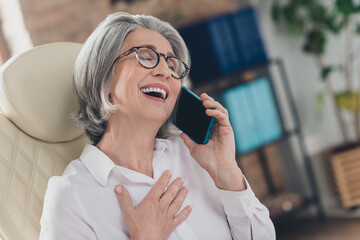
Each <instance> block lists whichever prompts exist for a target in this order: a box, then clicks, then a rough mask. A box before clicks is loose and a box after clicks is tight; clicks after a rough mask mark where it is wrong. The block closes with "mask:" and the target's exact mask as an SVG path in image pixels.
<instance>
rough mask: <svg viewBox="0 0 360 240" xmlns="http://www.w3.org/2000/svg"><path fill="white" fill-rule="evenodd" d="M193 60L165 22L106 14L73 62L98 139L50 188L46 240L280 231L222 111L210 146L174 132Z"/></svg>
mask: <svg viewBox="0 0 360 240" xmlns="http://www.w3.org/2000/svg"><path fill="white" fill-rule="evenodd" d="M189 65H190V59H189V53H188V50H187V48H186V45H185V43H184V41H183V39H182V38H181V37H180V35H179V34H178V32H177V31H176V30H175V29H174V28H173V27H171V26H170V25H169V24H168V23H166V22H163V21H161V20H159V19H157V18H154V17H151V16H143V15H135V16H133V15H130V14H127V13H115V14H112V15H109V16H108V17H107V18H106V19H105V20H104V21H103V22H102V23H101V24H100V25H99V26H98V27H97V28H96V30H95V31H94V32H93V33H92V34H91V36H90V37H89V39H88V40H87V41H86V42H85V44H84V46H83V48H82V50H81V52H80V54H79V56H78V59H77V62H76V66H75V75H74V80H75V90H76V94H77V96H78V99H79V103H80V110H79V112H78V113H77V114H76V118H77V120H78V122H79V123H80V124H81V125H82V126H83V127H84V129H85V132H86V134H87V135H88V136H89V138H90V140H91V142H92V144H88V145H86V146H85V148H84V150H83V153H82V154H81V156H80V158H79V159H77V160H74V161H72V162H71V163H70V164H69V165H68V167H67V168H66V170H65V172H64V174H63V176H57V177H52V178H51V179H50V181H49V184H48V189H47V192H46V196H45V202H44V210H43V215H42V218H41V226H42V228H41V234H40V239H46V240H51V239H74V240H81V239H104V240H111V239H135V240H136V239H156V240H158V239H183V240H192V239H206V240H209V239H261V240H264V239H275V232H274V227H273V224H272V222H271V220H270V218H269V212H268V210H267V209H266V208H265V207H264V206H263V205H262V204H261V203H260V202H259V201H258V199H257V198H256V197H255V195H254V193H253V192H252V190H251V188H250V186H249V184H248V183H247V181H246V180H245V178H244V176H243V174H242V172H241V170H240V169H239V168H238V166H237V164H236V161H235V143H234V134H233V130H232V128H231V126H230V123H229V119H228V113H227V111H226V109H225V108H224V107H223V106H221V105H220V104H219V103H218V102H216V101H214V99H212V98H211V97H209V96H208V95H207V94H205V93H203V94H202V95H201V96H200V97H201V100H202V101H203V105H204V106H205V108H207V110H206V114H207V115H209V116H213V117H215V118H216V124H215V126H214V131H213V133H212V136H211V138H210V140H209V142H208V143H207V144H206V145H197V144H196V143H194V142H193V141H192V140H191V139H190V138H189V137H187V136H186V135H184V134H180V133H179V132H178V131H174V130H173V126H172V124H171V121H170V119H171V115H172V112H173V109H174V106H175V104H176V101H177V98H178V96H179V91H180V88H181V85H182V84H183V79H184V78H185V77H186V75H187V72H188V69H189V67H188V66H189Z"/></svg>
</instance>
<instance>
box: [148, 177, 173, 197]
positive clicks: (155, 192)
mask: <svg viewBox="0 0 360 240" xmlns="http://www.w3.org/2000/svg"><path fill="white" fill-rule="evenodd" d="M171 175H172V174H171V171H170V170H166V171H165V172H163V174H162V175H161V176H160V178H159V180H157V182H156V183H155V185H154V186H153V187H152V188H151V190H150V192H149V193H148V195H147V196H146V197H150V198H156V199H158V200H159V199H160V197H161V196H162V194H163V193H164V191H165V189H166V186H167V185H168V184H169V181H170V178H171Z"/></svg>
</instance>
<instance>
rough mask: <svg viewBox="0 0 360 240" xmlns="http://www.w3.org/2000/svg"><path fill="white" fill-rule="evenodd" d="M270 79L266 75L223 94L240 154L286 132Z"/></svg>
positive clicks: (276, 138) (275, 138)
mask: <svg viewBox="0 0 360 240" xmlns="http://www.w3.org/2000/svg"><path fill="white" fill-rule="evenodd" d="M269 81H270V80H269V78H267V77H262V78H259V79H257V80H254V81H252V82H251V83H247V84H242V85H239V86H236V87H234V88H231V89H229V90H227V91H225V92H224V93H223V100H224V105H225V107H226V108H227V109H228V111H229V119H230V123H231V126H232V127H233V130H234V134H235V140H236V150H237V152H239V153H246V152H249V151H251V150H254V149H256V148H259V147H261V146H263V145H265V144H267V143H270V142H272V141H275V140H278V139H280V138H281V137H282V135H283V130H282V126H281V120H280V117H279V114H278V111H277V107H276V103H275V99H274V96H273V93H272V88H271V85H270V82H269Z"/></svg>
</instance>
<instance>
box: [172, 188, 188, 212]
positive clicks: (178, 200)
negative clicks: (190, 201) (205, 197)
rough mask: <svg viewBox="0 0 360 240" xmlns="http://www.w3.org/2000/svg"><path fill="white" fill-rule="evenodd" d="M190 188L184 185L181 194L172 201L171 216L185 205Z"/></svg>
mask: <svg viewBox="0 0 360 240" xmlns="http://www.w3.org/2000/svg"><path fill="white" fill-rule="evenodd" d="M188 192H189V191H188V189H187V187H182V188H181V190H180V192H179V194H178V195H177V196H176V198H175V199H174V201H173V202H172V203H171V205H170V207H169V214H170V215H171V216H174V215H175V214H176V213H177V212H178V211H179V210H180V208H181V206H182V205H183V203H184V201H185V198H186V196H187V194H188Z"/></svg>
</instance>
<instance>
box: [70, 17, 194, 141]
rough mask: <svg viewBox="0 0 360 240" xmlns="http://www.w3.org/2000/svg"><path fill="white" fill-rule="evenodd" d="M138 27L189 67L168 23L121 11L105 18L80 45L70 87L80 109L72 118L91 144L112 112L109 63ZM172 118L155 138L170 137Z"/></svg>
mask: <svg viewBox="0 0 360 240" xmlns="http://www.w3.org/2000/svg"><path fill="white" fill-rule="evenodd" d="M138 28H146V29H150V30H154V31H156V32H158V33H160V34H161V35H162V36H164V37H165V38H166V39H167V40H168V41H169V43H170V45H171V47H172V49H173V51H174V54H175V55H176V56H177V57H178V58H180V59H181V60H183V61H184V62H185V63H186V64H188V65H189V66H190V56H189V52H188V49H187V47H186V45H185V42H184V40H183V39H182V37H181V36H180V34H179V33H178V32H177V31H176V30H175V29H174V28H173V27H172V26H171V25H170V24H169V23H167V22H164V21H161V20H159V19H158V18H155V17H152V16H146V15H131V14H128V13H124V12H117V13H113V14H110V15H108V16H107V18H106V19H105V20H104V21H103V22H101V23H100V24H99V26H98V27H97V28H96V29H95V31H94V32H93V33H92V34H91V35H90V36H89V38H88V39H87V40H86V42H85V43H84V46H83V47H82V49H81V51H80V53H79V55H78V58H77V60H76V63H75V70H74V88H75V94H76V96H77V98H78V101H79V104H80V109H79V111H78V112H77V113H75V114H73V118H74V119H75V120H76V121H77V123H78V124H79V125H80V126H82V127H83V128H84V129H85V133H86V134H87V135H88V136H89V138H90V140H91V142H92V143H93V144H97V143H98V142H99V141H100V139H101V138H102V136H103V135H104V132H105V129H106V124H107V121H108V119H109V117H110V115H111V113H113V112H114V111H115V110H116V106H115V105H113V104H112V103H111V102H110V101H109V99H108V96H107V92H108V86H109V85H110V81H111V79H112V77H113V62H114V60H115V58H116V57H117V56H118V55H119V53H120V51H121V50H122V48H123V44H124V40H125V38H126V36H127V35H128V34H129V33H131V32H132V31H134V30H135V29H138ZM182 83H183V81H182ZM172 117H173V114H172V115H171V116H170V118H169V119H168V120H167V121H166V122H165V123H164V124H163V126H161V128H160V129H159V132H158V134H157V137H159V138H168V137H170V136H171V135H172V134H173V130H172V129H173V125H172V123H171V120H172Z"/></svg>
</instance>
